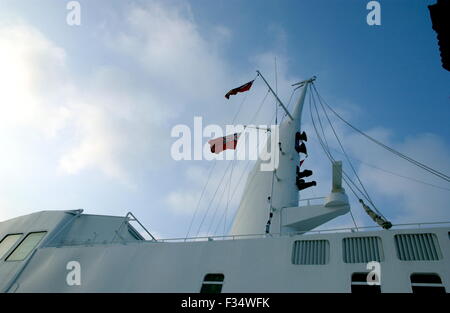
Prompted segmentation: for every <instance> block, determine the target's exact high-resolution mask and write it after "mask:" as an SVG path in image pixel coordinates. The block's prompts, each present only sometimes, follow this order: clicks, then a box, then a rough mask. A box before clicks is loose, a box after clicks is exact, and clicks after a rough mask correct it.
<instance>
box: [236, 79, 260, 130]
mask: <svg viewBox="0 0 450 313" xmlns="http://www.w3.org/2000/svg"><path fill="white" fill-rule="evenodd" d="M258 76H259V75H258V74H256V76H255V78H253V82H255V81H256V79H257V78H258ZM247 96H248V93H245V95H244V98H243V99H242V101H241V103H240V104H239V108H238V110H237V112H236V114H235V115H234V117H233V121H232V122H231V124H234V122H235V121H236V118H237V117H238V115H239V113H240V112H241V109H242V105H243V104H244V102H245V101H246V100H247Z"/></svg>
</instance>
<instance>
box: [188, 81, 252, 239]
mask: <svg viewBox="0 0 450 313" xmlns="http://www.w3.org/2000/svg"><path fill="white" fill-rule="evenodd" d="M258 76H259V75H258V74H257V75H256V76H255V78H253V81H256V79H257V78H258ZM247 96H248V94H247V93H246V94H245V96H244V98H243V99H242V101H241V103H240V104H239V107H238V110H237V112H236V113H235V115H234V117H233V121H232V122H231V124H234V123H235V121H236V118H237V117H238V115H239V113H240V111H241V109H242V107H243V104H244V103H245V101H246V100H247ZM213 163H214V164H213V168H214V167H215V166H216V163H217V159H214V162H213ZM213 168H212V169H211V171H210V173H209V175H208V179H207V181H206V184H205V186H204V187H203V190H202V193H201V195H200V199H199V201H198V203H197V207H196V209H195V211H194V215H193V217H192V219H191V222H190V225H189V228H188V232H187V234H186V238H187V237H188V236H189V232H190V231H191V227H192V224H193V222H194V219H195V216H196V215H197V211H198V209H199V207H200V202H201V199H202V198H203V194H204V191H205V189H206V187H207V185H208V183H209V178H210V176H211V173H212V170H213Z"/></svg>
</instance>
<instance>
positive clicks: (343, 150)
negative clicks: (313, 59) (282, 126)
mask: <svg viewBox="0 0 450 313" xmlns="http://www.w3.org/2000/svg"><path fill="white" fill-rule="evenodd" d="M318 100H319V103H320V105H321V107H322V110H323V112H324V113H325V117H326V118H327V121H328V124H330V126H331V129H332V130H333V134H334V136H335V137H336V140H337V142H338V143H339V147H340V148H341V150H342V152H343V154H344V156H345V158H346V159H347V162H348V164H349V165H350V168H351V169H352V171H353V174H355V176H356V179H357V180H358V182H359V184H360V185H361V187H362V189H363V191H364V193H365V194H366V196H367V198H368V199H369V200H370V203H372V205H373V206H374V207H375V205H374V204H373V201H372V199H371V198H370V195H369V193H368V192H367V190H366V188H365V187H364V184H363V183H362V181H361V179H360V178H359V175H358V173H357V172H356V170H355V168H354V167H353V164H352V162H351V161H350V158H349V157H348V155H347V152H345V149H344V146H343V145H342V142H341V140H340V139H339V136H338V135H337V133H336V130H335V129H334V126H333V124H332V123H331V120H330V118H329V116H328V113H327V111H325V107H324V105H323V103H322V101H321V100H320V98H318ZM314 105H316V104H315V103H314ZM319 118H320V117H319Z"/></svg>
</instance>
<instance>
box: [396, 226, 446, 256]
mask: <svg viewBox="0 0 450 313" xmlns="http://www.w3.org/2000/svg"><path fill="white" fill-rule="evenodd" d="M394 238H395V247H396V249H397V255H398V258H399V259H400V260H402V261H437V260H439V259H441V258H442V253H441V249H440V248H439V243H438V239H437V237H436V235H435V234H432V233H428V234H400V235H395V236H394Z"/></svg>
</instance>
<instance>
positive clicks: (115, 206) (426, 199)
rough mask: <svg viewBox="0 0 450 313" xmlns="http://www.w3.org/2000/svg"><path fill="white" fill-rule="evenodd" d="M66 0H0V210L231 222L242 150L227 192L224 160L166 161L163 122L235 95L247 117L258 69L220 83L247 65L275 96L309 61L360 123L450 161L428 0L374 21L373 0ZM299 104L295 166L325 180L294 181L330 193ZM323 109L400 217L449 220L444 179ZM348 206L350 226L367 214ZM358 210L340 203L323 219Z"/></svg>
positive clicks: (209, 116) (257, 92)
mask: <svg viewBox="0 0 450 313" xmlns="http://www.w3.org/2000/svg"><path fill="white" fill-rule="evenodd" d="M68 2H69V1H62V0H39V1H37V0H29V1H24V0H1V1H0V68H1V69H2V70H1V71H0V147H1V151H2V153H1V154H0V220H6V219H9V218H13V217H16V216H18V215H24V214H29V213H32V212H36V211H41V210H74V209H80V208H82V209H84V210H85V212H86V213H91V214H108V215H125V214H126V213H127V212H128V211H132V212H133V213H134V214H135V215H136V216H137V217H138V218H139V219H140V220H141V221H142V222H143V224H144V225H146V226H147V228H148V229H149V230H150V231H151V232H152V233H154V234H155V235H156V236H157V237H165V238H174V237H184V236H185V235H186V233H187V231H188V229H189V226H190V225H191V221H192V220H193V222H192V227H191V228H192V232H191V233H190V234H191V235H213V234H216V235H222V234H223V233H226V232H227V229H228V227H229V226H230V221H231V220H232V218H233V214H234V212H235V210H236V208H237V207H238V205H239V198H240V194H241V193H242V189H243V187H244V183H245V177H246V172H247V171H248V170H249V169H250V168H251V165H252V163H251V162H250V163H249V162H247V161H237V162H236V163H235V166H234V170H233V173H234V174H233V175H232V176H231V189H230V190H231V192H232V195H233V194H234V196H233V197H231V198H230V199H228V200H226V199H227V196H223V194H227V193H228V191H227V188H228V187H227V184H226V182H225V181H224V180H223V179H222V176H223V174H224V173H225V169H226V168H227V166H229V164H230V163H229V162H230V161H223V162H216V163H217V164H216V166H215V168H214V170H213V171H211V168H212V167H213V166H214V165H213V164H214V163H213V162H211V161H205V160H203V161H198V160H197V161H196V160H192V161H175V160H173V158H172V157H171V154H170V150H171V145H172V144H173V143H174V141H175V138H173V137H172V136H171V130H172V128H173V127H174V126H175V125H179V124H186V125H188V126H190V127H192V125H193V120H194V116H201V117H202V118H203V122H204V124H205V125H206V124H218V125H223V126H225V125H226V124H231V123H232V122H233V118H234V116H235V115H236V112H237V111H238V110H239V107H240V104H241V103H244V105H243V106H242V109H241V111H239V114H237V115H236V119H235V121H234V122H236V123H248V121H249V120H251V119H252V117H253V116H254V114H255V111H256V110H257V107H258V105H259V104H260V103H261V101H262V99H263V97H264V95H265V92H266V88H265V87H264V86H263V84H262V82H261V81H260V80H257V81H256V82H255V85H254V87H253V88H252V90H251V91H249V92H248V93H247V94H245V95H244V94H239V95H237V96H233V97H231V98H230V100H226V99H225V98H224V94H225V93H226V92H227V91H228V90H229V89H231V88H233V87H237V86H239V85H241V84H243V83H245V82H248V81H249V80H251V79H253V78H254V77H255V74H256V73H255V71H256V70H261V72H262V73H263V74H264V75H265V76H266V77H267V79H268V81H269V82H270V83H271V84H272V85H273V86H275V85H276V86H277V87H278V88H277V89H278V93H279V96H280V98H281V99H282V100H283V101H284V102H285V103H287V102H288V100H289V97H290V94H291V92H292V87H291V84H293V83H295V82H298V81H300V80H303V79H306V78H309V77H311V76H313V75H316V76H317V81H316V85H317V88H318V89H319V92H320V93H321V95H322V96H323V97H324V98H325V99H326V101H327V102H328V103H329V104H330V105H331V106H332V107H333V108H335V109H336V110H337V111H338V112H340V113H342V114H343V116H345V118H346V119H347V120H349V121H350V122H351V123H352V124H353V125H355V126H357V127H359V128H360V129H362V130H364V131H365V132H367V133H369V134H370V135H372V136H374V137H375V138H377V139H380V140H381V141H382V142H384V143H385V144H387V145H389V146H392V147H394V148H395V149H397V150H399V151H401V152H403V153H405V154H407V155H409V156H411V157H413V158H415V159H417V160H418V161H421V162H423V163H425V164H427V165H429V166H431V167H433V168H436V169H438V170H440V171H442V172H444V173H446V174H448V173H450V162H449V160H450V142H449V139H450V123H448V120H449V116H450V115H449V113H450V84H449V82H450V79H449V78H450V74H449V72H448V71H446V70H444V69H443V68H442V67H441V62H440V56H439V50H438V46H437V40H436V33H435V32H434V31H433V30H432V28H431V21H430V18H429V13H428V9H427V5H428V4H432V3H434V2H435V1H419V0H395V1H379V3H380V4H381V25H379V26H378V25H377V26H369V25H368V24H367V22H366V16H367V14H368V13H369V11H368V10H367V9H366V5H367V3H368V2H369V1H366V0H346V1H344V0H326V1H325V0H314V1H309V0H302V1H294V0H292V1H288V0H284V1H271V0H270V1H269V0H264V1H256V0H249V1H238V0H231V1H221V0H217V1H207V0H196V1H181V0H180V1H177V0H164V1H162V0H159V1H152V0H148V1H143V0H142V1H137V0H136V1H118V0H109V1H106V0H103V1H86V0H80V1H79V3H80V8H81V11H80V12H81V15H80V17H81V18H80V21H81V24H80V25H74V26H70V25H68V23H67V22H66V19H67V14H68V13H69V12H70V10H68V9H67V8H66V5H67V3H68ZM275 60H276V65H277V66H276V69H277V70H276V71H275ZM275 73H276V75H275ZM275 77H276V79H275ZM275 82H276V83H275ZM297 96H298V94H297ZM294 97H295V95H294ZM244 100H245V101H244ZM274 108H275V100H274V99H273V98H271V97H269V98H268V99H267V102H265V103H264V105H263V107H262V110H261V111H260V112H259V114H258V115H257V116H256V119H255V121H256V123H261V124H268V123H270V121H271V119H272V116H273V114H274ZM304 113H305V114H304V116H303V124H304V130H306V132H307V133H308V134H309V135H310V138H311V139H310V140H309V141H308V151H309V158H308V160H307V161H306V162H305V166H308V168H310V169H312V170H313V171H314V179H315V180H317V181H318V182H319V185H318V186H317V187H315V188H310V189H308V190H306V191H304V192H302V193H300V196H301V198H308V197H316V196H324V195H326V194H327V193H328V192H329V191H330V183H331V181H330V176H331V169H330V165H329V163H327V160H326V159H325V156H324V153H323V152H322V151H321V148H320V146H319V145H318V143H317V138H315V136H314V132H313V129H312V127H311V121H310V118H309V111H308V109H306V111H305V112H304ZM280 118H282V115H281V114H280ZM333 123H334V124H335V127H336V129H337V132H338V134H339V136H340V137H341V139H342V140H343V142H344V146H345V148H346V150H347V152H348V153H349V155H350V157H351V158H352V159H353V162H354V166H355V168H356V170H357V173H358V175H359V176H360V178H361V180H362V181H363V182H364V184H365V186H366V189H367V190H368V191H369V193H370V195H371V198H372V199H373V200H374V203H376V205H377V207H378V208H379V209H380V210H381V211H382V212H383V214H384V215H385V216H386V217H388V218H389V219H390V220H391V221H392V222H393V223H396V224H399V223H415V222H436V221H450V211H449V209H448V203H449V200H450V191H449V189H450V186H449V184H448V182H445V181H442V180H439V179H438V178H436V177H434V176H431V175H430V174H428V173H426V172H424V171H422V170H420V169H417V168H415V167H413V166H411V165H410V164H408V163H405V162H404V161H402V160H400V159H398V158H396V157H395V156H393V155H390V154H388V153H386V152H385V151H383V150H381V149H380V148H379V147H377V146H374V145H373V144H371V143H370V142H368V141H367V140H365V139H364V138H362V137H361V136H358V135H357V134H355V133H354V132H352V131H351V130H350V129H348V128H346V127H345V126H344V125H343V124H342V123H341V124H339V121H337V120H333ZM326 131H327V134H330V138H329V139H330V142H332V137H331V132H330V129H326ZM206 140H207V139H205V142H206ZM332 147H334V148H335V149H336V150H338V146H337V144H336V143H334V145H332ZM335 156H336V157H337V158H341V159H343V158H344V157H343V156H342V155H339V153H338V152H336V155H335ZM374 166H375V167H379V168H382V169H384V170H387V171H390V172H394V173H396V174H399V175H402V176H407V177H411V178H414V179H417V180H420V181H423V182H426V183H429V184H433V185H437V186H440V187H442V188H443V189H442V188H441V189H439V188H435V187H432V186H429V185H425V184H421V183H418V182H416V181H412V180H409V179H405V178H402V177H398V176H394V175H392V174H389V173H386V172H383V171H380V170H378V169H376V168H374ZM344 168H346V169H347V170H348V171H349V168H348V164H345V165H344ZM210 171H211V172H213V173H214V175H212V176H211V179H210V181H209V183H208V184H207V186H206V188H205V191H204V193H203V197H202V198H201V201H200V202H199V198H200V196H201V194H202V190H203V188H204V186H205V183H206V180H207V177H208V174H209V172H210ZM221 183H222V184H221ZM218 186H219V187H218ZM217 188H218V189H217ZM216 189H217V192H216ZM347 191H348V192H349V190H347ZM215 195H216V196H215ZM221 195H222V197H220V196H221ZM349 196H351V194H349ZM212 199H213V201H212ZM220 199H221V201H219V200H220ZM198 203H200V205H199V206H198ZM227 203H228V205H227ZM351 204H352V212H353V214H354V216H355V220H356V222H357V224H358V225H359V226H372V225H374V224H373V222H372V221H371V220H370V219H369V218H368V217H367V216H366V215H365V213H364V212H363V210H362V208H361V207H360V206H359V205H358V204H357V203H356V202H355V201H354V199H352V202H351ZM197 206H198V209H196V208H197ZM195 212H197V213H195ZM205 214H206V217H204V216H205ZM193 216H194V219H193ZM224 216H226V218H224ZM202 220H203V223H202ZM200 225H201V227H200ZM352 225H353V224H352V220H351V218H350V217H349V216H348V215H346V216H343V217H340V218H338V219H336V220H334V221H332V222H330V223H328V224H326V225H324V226H323V227H333V228H334V227H352Z"/></svg>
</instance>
